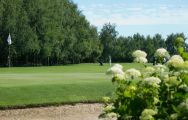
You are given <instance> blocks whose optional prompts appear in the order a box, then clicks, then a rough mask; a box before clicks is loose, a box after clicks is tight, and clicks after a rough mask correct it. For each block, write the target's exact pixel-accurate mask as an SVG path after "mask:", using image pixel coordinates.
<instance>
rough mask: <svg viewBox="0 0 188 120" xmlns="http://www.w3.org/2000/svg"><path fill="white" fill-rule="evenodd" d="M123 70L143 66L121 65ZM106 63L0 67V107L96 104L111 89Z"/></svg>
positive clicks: (110, 91) (110, 92) (109, 93)
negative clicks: (102, 64)
mask: <svg viewBox="0 0 188 120" xmlns="http://www.w3.org/2000/svg"><path fill="white" fill-rule="evenodd" d="M123 66H124V67H125V69H128V68H132V67H134V68H140V67H143V66H141V65H140V64H135V63H126V64H123ZM108 68H109V65H108V64H105V65H104V66H99V65H98V64H77V65H66V66H51V67H13V68H0V107H1V108H6V107H19V106H37V105H50V104H51V105H53V104H65V103H75V102H100V101H101V98H102V97H103V96H111V95H112V94H113V93H112V91H113V90H114V86H113V85H112V83H111V82H110V76H107V75H106V74H105V72H106V70H107V69H108Z"/></svg>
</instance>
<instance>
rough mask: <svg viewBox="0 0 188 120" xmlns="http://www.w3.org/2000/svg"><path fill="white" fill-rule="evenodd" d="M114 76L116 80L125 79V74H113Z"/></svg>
mask: <svg viewBox="0 0 188 120" xmlns="http://www.w3.org/2000/svg"><path fill="white" fill-rule="evenodd" d="M114 77H115V78H116V79H118V80H125V74H124V73H123V74H115V75H114Z"/></svg>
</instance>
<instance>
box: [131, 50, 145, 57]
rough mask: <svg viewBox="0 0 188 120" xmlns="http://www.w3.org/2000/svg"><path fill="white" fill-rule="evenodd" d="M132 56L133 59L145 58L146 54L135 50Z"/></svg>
mask: <svg viewBox="0 0 188 120" xmlns="http://www.w3.org/2000/svg"><path fill="white" fill-rule="evenodd" d="M132 55H133V57H134V58H138V57H143V58H146V56H147V53H146V52H144V51H141V50H136V51H134V52H133V54H132Z"/></svg>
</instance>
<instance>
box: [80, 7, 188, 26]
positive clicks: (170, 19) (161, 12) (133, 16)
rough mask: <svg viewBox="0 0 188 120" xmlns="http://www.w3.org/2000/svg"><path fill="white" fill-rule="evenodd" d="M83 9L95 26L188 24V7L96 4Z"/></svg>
mask: <svg viewBox="0 0 188 120" xmlns="http://www.w3.org/2000/svg"><path fill="white" fill-rule="evenodd" d="M82 8H83V13H84V14H85V15H86V17H87V19H88V20H89V21H90V22H91V24H93V25H95V26H101V25H103V24H104V23H107V22H111V23H115V24H116V25H150V24H188V5H182V6H181V7H177V6H175V5H160V4H159V5H151V6H150V5H140V4H139V5H127V4H112V5H110V4H108V5H104V4H94V5H90V6H85V7H82ZM172 8H173V9H172Z"/></svg>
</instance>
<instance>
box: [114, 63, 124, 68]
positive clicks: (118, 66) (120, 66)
mask: <svg viewBox="0 0 188 120" xmlns="http://www.w3.org/2000/svg"><path fill="white" fill-rule="evenodd" d="M113 67H117V68H120V69H123V66H122V65H120V64H115V65H113Z"/></svg>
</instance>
